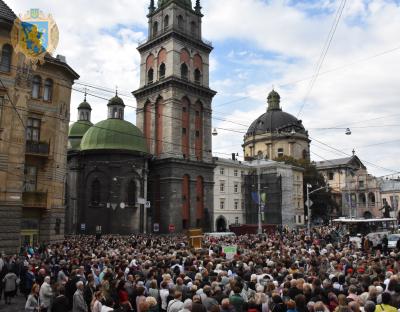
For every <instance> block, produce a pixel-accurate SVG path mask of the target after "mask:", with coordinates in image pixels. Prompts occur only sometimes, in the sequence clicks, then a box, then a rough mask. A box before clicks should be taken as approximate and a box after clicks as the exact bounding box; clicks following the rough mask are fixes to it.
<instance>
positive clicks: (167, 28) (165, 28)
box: [138, 25, 212, 46]
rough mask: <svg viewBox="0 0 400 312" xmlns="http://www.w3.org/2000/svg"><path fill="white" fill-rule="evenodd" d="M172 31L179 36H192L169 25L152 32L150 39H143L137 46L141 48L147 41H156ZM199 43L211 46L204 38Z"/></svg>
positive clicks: (210, 42)
mask: <svg viewBox="0 0 400 312" xmlns="http://www.w3.org/2000/svg"><path fill="white" fill-rule="evenodd" d="M172 29H174V31H175V32H177V33H180V34H184V35H194V34H192V33H191V32H185V31H183V30H182V29H179V28H178V27H175V28H174V27H173V25H170V26H168V27H164V28H163V29H160V30H158V31H157V32H156V33H153V32H152V34H151V36H150V37H147V38H145V39H143V40H138V45H139V46H141V45H142V44H145V43H146V42H148V41H151V40H154V39H156V38H158V37H161V36H162V35H164V34H165V33H167V32H169V31H170V30H172ZM201 41H202V42H203V43H205V44H206V45H208V46H212V41H210V40H207V39H205V38H201Z"/></svg>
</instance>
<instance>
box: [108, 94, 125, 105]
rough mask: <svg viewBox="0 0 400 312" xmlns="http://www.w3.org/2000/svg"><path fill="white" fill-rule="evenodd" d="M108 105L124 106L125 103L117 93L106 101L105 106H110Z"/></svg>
mask: <svg viewBox="0 0 400 312" xmlns="http://www.w3.org/2000/svg"><path fill="white" fill-rule="evenodd" d="M110 105H122V106H125V103H124V101H123V100H122V99H121V98H120V97H119V96H118V95H116V96H114V97H113V98H112V99H111V100H109V101H108V104H107V106H110Z"/></svg>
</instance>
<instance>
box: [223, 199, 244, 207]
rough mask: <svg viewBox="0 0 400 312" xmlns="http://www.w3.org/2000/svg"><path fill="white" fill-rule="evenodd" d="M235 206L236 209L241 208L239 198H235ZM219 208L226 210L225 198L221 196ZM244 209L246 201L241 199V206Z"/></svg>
mask: <svg viewBox="0 0 400 312" xmlns="http://www.w3.org/2000/svg"><path fill="white" fill-rule="evenodd" d="M233 207H234V209H235V210H239V200H238V199H237V200H235V201H234V203H233ZM219 209H221V210H224V209H225V198H221V199H220V200H219ZM240 209H242V210H244V201H243V200H242V201H241V208H240Z"/></svg>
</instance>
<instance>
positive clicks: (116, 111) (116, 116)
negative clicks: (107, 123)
mask: <svg viewBox="0 0 400 312" xmlns="http://www.w3.org/2000/svg"><path fill="white" fill-rule="evenodd" d="M112 118H118V110H117V108H116V107H114V108H113V114H112Z"/></svg>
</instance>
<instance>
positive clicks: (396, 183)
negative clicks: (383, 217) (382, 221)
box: [379, 178, 400, 219]
mask: <svg viewBox="0 0 400 312" xmlns="http://www.w3.org/2000/svg"><path fill="white" fill-rule="evenodd" d="M379 188H380V196H381V200H382V203H381V204H382V207H385V206H386V205H388V206H389V207H390V215H391V217H394V218H397V219H399V217H400V215H399V212H400V211H399V208H400V207H399V199H400V179H394V178H392V179H380V180H379Z"/></svg>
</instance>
